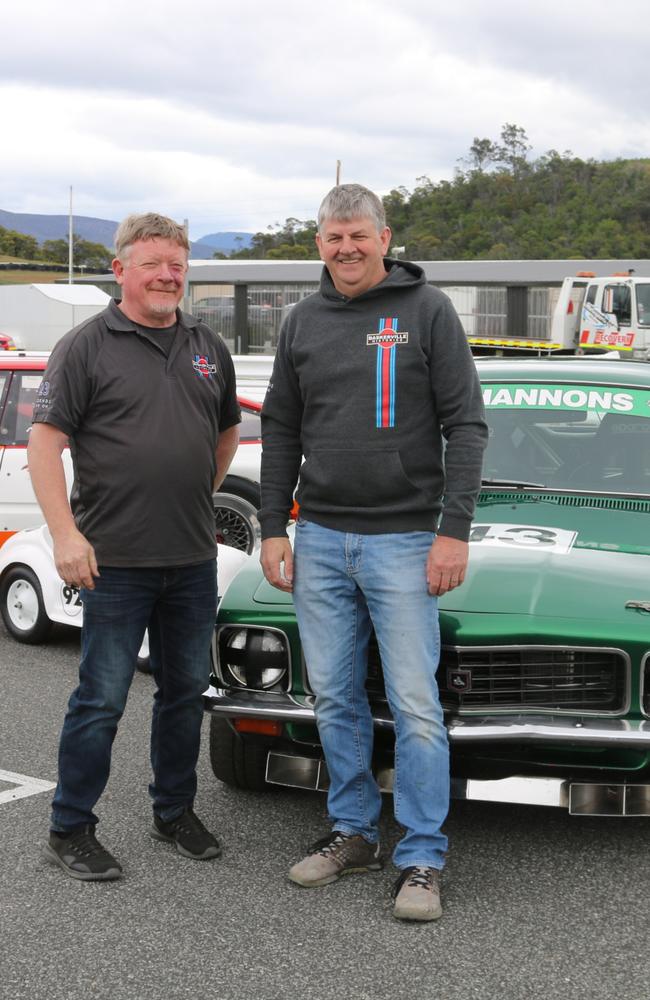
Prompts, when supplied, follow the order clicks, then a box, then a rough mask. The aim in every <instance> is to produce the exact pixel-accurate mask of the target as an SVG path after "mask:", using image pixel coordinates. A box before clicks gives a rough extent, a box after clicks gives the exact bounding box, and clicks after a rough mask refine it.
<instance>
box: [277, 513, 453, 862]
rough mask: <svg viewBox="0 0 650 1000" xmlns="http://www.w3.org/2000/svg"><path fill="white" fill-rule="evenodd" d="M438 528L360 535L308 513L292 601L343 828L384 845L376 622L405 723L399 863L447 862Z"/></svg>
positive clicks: (333, 802)
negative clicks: (373, 652) (372, 691)
mask: <svg viewBox="0 0 650 1000" xmlns="http://www.w3.org/2000/svg"><path fill="white" fill-rule="evenodd" d="M434 537H435V536H434V534H433V533H432V532H428V531H415V532H404V533H397V534H385V535H357V534H352V533H347V532H343V531H332V530H331V529H329V528H323V527H321V526H320V525H318V524H314V523H313V522H306V521H304V520H300V521H299V522H298V525H297V527H296V536H295V576H294V593H293V599H294V604H295V608H296V614H297V617H298V626H299V629H300V637H301V641H302V645H303V650H304V654H305V662H306V664H307V671H308V675H309V682H310V684H311V687H312V690H313V692H314V694H315V696H316V701H315V711H316V721H317V724H318V731H319V735H320V739H321V743H322V745H323V750H324V752H325V759H326V761H327V769H328V771H329V776H330V790H329V794H328V809H329V814H330V819H331V821H332V826H333V828H334V829H335V830H340V831H342V832H345V833H356V834H361V836H362V837H365V838H366V840H368V841H370V842H371V843H375V842H376V841H377V839H378V831H377V826H378V821H379V813H380V810H381V794H380V792H379V789H378V787H377V783H376V781H375V779H374V777H373V774H372V770H371V763H372V751H373V722H372V715H371V711H370V706H369V704H368V697H367V694H366V690H365V682H366V675H367V650H368V640H369V638H370V635H371V630H372V628H374V630H375V634H376V636H377V642H378V644H379V651H380V656H381V661H382V665H383V671H384V679H385V686H386V696H387V698H388V703H389V705H390V709H391V712H392V715H393V719H394V722H395V781H394V789H393V800H394V808H395V817H396V819H397V820H398V822H399V823H400V824H401V825H402V826H403V827H405V830H406V833H405V835H404V837H403V838H402V840H400V842H399V843H398V844H397V847H396V848H395V852H394V854H393V860H394V862H395V865H396V866H397V867H398V868H406V867H408V866H409V865H424V866H430V867H433V868H439V869H440V868H442V867H443V865H444V856H445V851H446V848H447V838H446V837H445V836H444V834H443V833H442V831H441V827H442V824H443V823H444V821H445V818H446V816H447V811H448V808H449V749H448V743H447V731H446V729H445V725H444V721H443V714H442V709H441V707H440V700H439V697H438V686H437V683H436V670H437V668H438V659H439V655H440V634H439V627H438V602H437V599H436V598H435V597H432V596H431V595H430V594H429V593H428V590H427V582H426V559H427V553H428V551H429V549H430V547H431V543H432V542H433V539H434Z"/></svg>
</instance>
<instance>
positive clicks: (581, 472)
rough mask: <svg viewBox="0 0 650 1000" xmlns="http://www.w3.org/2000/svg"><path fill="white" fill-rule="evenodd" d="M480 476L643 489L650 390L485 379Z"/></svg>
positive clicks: (647, 490)
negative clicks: (483, 451) (484, 441)
mask: <svg viewBox="0 0 650 1000" xmlns="http://www.w3.org/2000/svg"><path fill="white" fill-rule="evenodd" d="M483 399H484V402H485V407H486V414H487V420H488V425H489V441H488V446H487V450H486V454H485V460H484V465H483V477H484V479H485V480H486V481H493V482H499V481H504V482H505V481H510V482H513V483H524V484H525V483H530V484H534V485H538V486H540V487H545V488H548V489H561V490H572V489H576V490H589V491H596V492H602V493H617V494H618V493H634V494H637V495H638V494H644V495H650V390H648V389H640V388H632V387H628V386H607V385H588V384H584V385H580V384H571V385H568V384H553V383H543V384H541V383H513V382H508V383H505V382H504V383H501V382H500V383H485V384H484V386H483Z"/></svg>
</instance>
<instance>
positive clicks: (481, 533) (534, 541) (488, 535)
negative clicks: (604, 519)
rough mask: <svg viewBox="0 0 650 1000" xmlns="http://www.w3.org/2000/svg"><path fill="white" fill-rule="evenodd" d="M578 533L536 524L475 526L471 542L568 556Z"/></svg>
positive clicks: (471, 533) (482, 546) (473, 526)
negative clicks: (542, 550)
mask: <svg viewBox="0 0 650 1000" xmlns="http://www.w3.org/2000/svg"><path fill="white" fill-rule="evenodd" d="M577 537H578V533H577V531H566V530H565V529H564V528H547V527H540V526H538V525H535V524H473V525H472V529H471V532H470V536H469V540H470V542H471V543H472V544H473V545H479V544H480V546H481V548H484V547H485V546H486V545H490V546H497V547H499V548H503V547H506V548H520V549H521V548H525V549H537V550H540V549H544V550H546V551H550V552H554V553H555V554H556V555H566V554H567V553H568V552H570V551H571V549H572V548H573V545H574V542H575V540H576V538H577Z"/></svg>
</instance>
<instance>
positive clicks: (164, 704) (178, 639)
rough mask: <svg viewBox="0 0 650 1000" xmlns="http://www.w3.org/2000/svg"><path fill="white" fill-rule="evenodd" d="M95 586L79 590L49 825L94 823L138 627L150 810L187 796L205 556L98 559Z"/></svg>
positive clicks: (211, 598)
mask: <svg viewBox="0 0 650 1000" xmlns="http://www.w3.org/2000/svg"><path fill="white" fill-rule="evenodd" d="M100 574H101V575H100V576H99V577H97V579H96V581H95V589H94V590H82V592H81V597H82V601H83V607H84V621H83V630H82V636H81V664H80V667H79V687H78V688H77V689H76V690H75V691H74V692H73V694H72V696H71V698H70V701H69V704H68V712H67V714H66V717H65V721H64V723H63V730H62V733H61V741H60V745H59V783H58V785H57V788H56V791H55V793H54V800H53V803H52V823H51V828H52V829H53V830H59V831H61V830H72V829H75V828H76V827H79V826H83V825H86V824H88V823H91V824H95V823H97V817H96V816H95V814H94V812H93V809H94V807H95V804H96V803H97V801H98V799H99V797H100V796H101V794H102V792H103V791H104V788H105V786H106V782H107V781H108V776H109V773H110V766H111V749H112V745H113V740H114V738H115V734H116V732H117V726H118V723H119V721H120V719H121V717H122V713H123V711H124V708H125V705H126V699H127V695H128V693H129V688H130V686H131V681H132V679H133V674H134V671H135V665H136V662H137V656H138V651H139V649H140V646H141V644H142V639H143V637H144V633H145V629H147V628H149V647H150V653H151V666H152V668H153V674H154V680H155V682H156V692H155V694H154V703H153V715H152V722H151V765H152V768H153V782H152V784H151V785H150V788H149V791H150V794H151V797H152V799H153V808H154V812H155V813H157V815H159V816H161V817H162V819H164V820H170V819H173V818H175V817H176V816H178V815H180V814H181V813H182V812H183V810H184V809H185V808H186V807H188V806H191V805H192V803H193V801H194V795H195V793H196V762H197V759H198V755H199V746H200V739H201V722H202V719H203V698H202V695H203V692H204V691H205V690H206V688H207V686H208V682H209V675H210V643H211V640H212V633H213V631H214V623H215V617H216V608H217V567H216V562H215V560H214V559H210V560H209V561H208V562H203V563H198V564H196V565H193V566H178V567H156V568H151V569H150V568H147V569H125V568H121V567H120V568H116V567H107V566H101V567H100Z"/></svg>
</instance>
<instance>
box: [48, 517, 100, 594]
mask: <svg viewBox="0 0 650 1000" xmlns="http://www.w3.org/2000/svg"><path fill="white" fill-rule="evenodd" d="M54 565H55V566H56V570H57V573H58V574H59V576H60V577H61V579H62V580H63V581H64V583H67V584H68V586H69V587H77V588H79V587H85V588H86V589H87V590H94V589H95V577H96V576H99V570H98V568H97V560H96V558H95V550H94V549H93V547H92V545H91V544H90V542H89V541H88V540H87V539H86V538H84V536H83V535H82V534H81V532H80V531H77V529H76V528H73V529H72V530H71V531H69V532H66V534H65V535H63V536H59V537H57V538H56V539H54Z"/></svg>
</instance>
